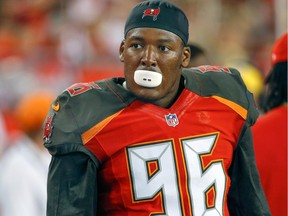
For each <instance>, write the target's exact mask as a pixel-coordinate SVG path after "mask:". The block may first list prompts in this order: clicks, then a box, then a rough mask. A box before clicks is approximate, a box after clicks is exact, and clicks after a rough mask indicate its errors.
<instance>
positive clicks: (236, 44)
mask: <svg viewBox="0 0 288 216" xmlns="http://www.w3.org/2000/svg"><path fill="white" fill-rule="evenodd" d="M171 1H172V2H174V3H176V4H177V5H178V6H179V7H181V8H182V9H183V10H184V11H185V13H186V15H187V16H188V19H189V21H190V42H193V43H196V44H198V45H199V46H200V47H202V48H203V49H204V50H205V52H206V54H207V55H208V56H209V58H210V60H211V64H215V65H228V66H235V67H237V68H239V69H240V67H241V68H243V69H242V70H243V72H244V70H245V71H247V70H248V71H251V70H253V71H254V72H252V73H254V74H255V71H256V73H260V77H259V76H258V75H256V76H257V77H259V78H257V79H259V80H260V81H259V82H261V76H262V75H263V76H265V74H266V73H267V72H268V71H269V67H270V49H271V45H272V43H273V42H274V40H275V38H277V37H278V36H280V35H281V34H282V33H284V32H285V31H287V1H286V0H213V1H211V0H171ZM137 2H140V1H139V0H138V1H137V0H129V1H125V3H124V1H122V0H105V1H103V0H1V1H0V8H1V10H0V15H1V19H0V112H1V113H2V116H3V121H4V123H3V127H5V128H6V132H7V133H8V138H9V139H11V136H12V138H14V137H13V136H15V135H16V134H15V132H16V131H15V130H16V129H17V122H15V121H14V120H13V115H12V113H13V109H14V107H15V104H16V103H17V101H18V100H19V99H20V98H21V97H22V96H23V95H25V94H29V92H32V91H35V90H36V91H37V90H38V89H41V90H49V91H52V92H54V93H55V94H59V93H60V92H61V91H63V89H65V88H67V87H68V86H70V85H71V84H72V83H74V82H86V81H91V80H95V79H102V78H105V77H111V76H122V75H123V71H122V65H121V64H120V62H119V59H118V48H119V44H120V42H121V40H122V39H123V28H124V24H125V19H126V17H127V15H128V13H129V11H130V9H131V8H132V7H133V6H134V5H135V3H137ZM252 76H253V75H252ZM258 85H259V83H258ZM259 88H261V87H259ZM3 127H2V128H3ZM5 142H6V143H5V144H8V145H9V144H10V143H11V141H5Z"/></svg>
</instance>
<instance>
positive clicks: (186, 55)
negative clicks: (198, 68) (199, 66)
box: [181, 46, 191, 68]
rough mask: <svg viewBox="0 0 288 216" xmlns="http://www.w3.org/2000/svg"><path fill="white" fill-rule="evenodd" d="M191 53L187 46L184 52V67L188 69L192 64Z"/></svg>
mask: <svg viewBox="0 0 288 216" xmlns="http://www.w3.org/2000/svg"><path fill="white" fill-rule="evenodd" d="M190 57H191V51H190V48H189V47H188V46H185V47H184V48H183V50H182V64H181V65H182V67H184V68H186V67H188V65H189V63H190Z"/></svg>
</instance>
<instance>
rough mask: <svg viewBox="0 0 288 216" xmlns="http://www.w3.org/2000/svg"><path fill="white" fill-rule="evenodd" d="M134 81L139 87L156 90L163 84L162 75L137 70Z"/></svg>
mask: <svg viewBox="0 0 288 216" xmlns="http://www.w3.org/2000/svg"><path fill="white" fill-rule="evenodd" d="M134 81H135V82H136V83H137V84H138V85H141V86H144V87H148V88H154V87H157V86H159V85H160V84H161V82H162V74H160V73H157V72H154V71H148V70H136V71H135V73H134Z"/></svg>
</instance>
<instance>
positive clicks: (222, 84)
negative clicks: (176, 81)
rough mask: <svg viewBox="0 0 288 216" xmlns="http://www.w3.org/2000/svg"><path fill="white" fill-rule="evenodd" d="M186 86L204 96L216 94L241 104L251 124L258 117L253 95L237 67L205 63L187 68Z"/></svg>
mask: <svg viewBox="0 0 288 216" xmlns="http://www.w3.org/2000/svg"><path fill="white" fill-rule="evenodd" d="M183 76H184V77H185V80H186V88H187V89H189V90H191V91H193V92H195V93H197V94H199V95H201V96H203V97H210V96H214V97H217V98H221V99H224V100H228V101H230V102H232V103H235V104H237V105H239V106H240V107H241V108H243V109H244V110H245V111H247V115H246V118H245V119H247V120H248V123H249V124H254V122H255V121H256V119H257V117H258V115H259V114H258V110H257V109H256V107H255V102H254V98H253V95H252V94H251V93H250V92H249V91H248V90H247V87H246V85H245V83H244V81H243V80H242V78H241V75H240V72H239V71H238V70H237V69H235V68H229V67H220V66H210V65H204V66H199V67H194V68H191V69H185V70H184V71H183Z"/></svg>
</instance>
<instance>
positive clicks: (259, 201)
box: [44, 66, 269, 216]
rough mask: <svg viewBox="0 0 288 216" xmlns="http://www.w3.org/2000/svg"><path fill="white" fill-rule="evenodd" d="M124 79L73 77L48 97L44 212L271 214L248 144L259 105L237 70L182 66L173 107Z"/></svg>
mask: <svg viewBox="0 0 288 216" xmlns="http://www.w3.org/2000/svg"><path fill="white" fill-rule="evenodd" d="M123 82H124V79H123V78H112V79H108V80H102V81H98V82H92V83H77V84H75V85H73V86H71V87H69V88H68V89H67V90H66V91H64V92H63V94H61V95H60V96H59V97H58V98H57V99H56V100H55V102H54V103H53V104H52V108H51V110H50V112H49V114H48V116H47V120H46V122H45V124H44V126H45V129H44V138H45V139H44V140H45V146H46V147H47V149H48V150H49V151H50V153H51V154H52V156H53V157H52V161H51V165H50V168H49V176H48V207H47V216H55V215H69V216H70V215H83V216H84V215H85V216H91V215H97V216H99V215H103V216H106V215H109V216H121V215H123V216H124V215H125V216H127V215H129V216H152V215H155V216H156V215H163V216H164V215H167V216H168V215H169V216H178V215H179V216H180V215H181V216H192V215H193V216H198V215H199V216H200V215H223V216H229V215H233V216H234V215H249V216H250V215H259V216H260V215H261V216H263V215H269V210H268V208H267V203H266V200H265V197H264V193H263V191H262V188H261V185H260V184H259V182H260V181H259V176H258V172H257V169H256V165H255V160H254V154H253V148H252V138H251V130H250V125H251V124H253V123H254V122H255V120H256V118H257V111H256V109H255V107H254V103H253V99H252V96H251V94H250V93H249V92H247V89H246V87H245V85H244V83H243V81H242V80H241V77H240V74H239V72H238V71H236V70H233V69H231V71H230V69H228V68H219V67H212V66H210V67H199V68H194V69H191V70H185V71H184V72H183V76H182V85H183V91H182V92H181V94H180V96H179V97H178V99H177V100H176V101H175V102H174V104H173V105H172V106H171V107H170V108H162V107H159V106H155V105H153V104H149V103H144V102H141V101H140V100H138V98H136V97H135V95H133V94H132V93H131V92H129V91H127V89H125V88H124V87H123V86H122V83H123Z"/></svg>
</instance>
